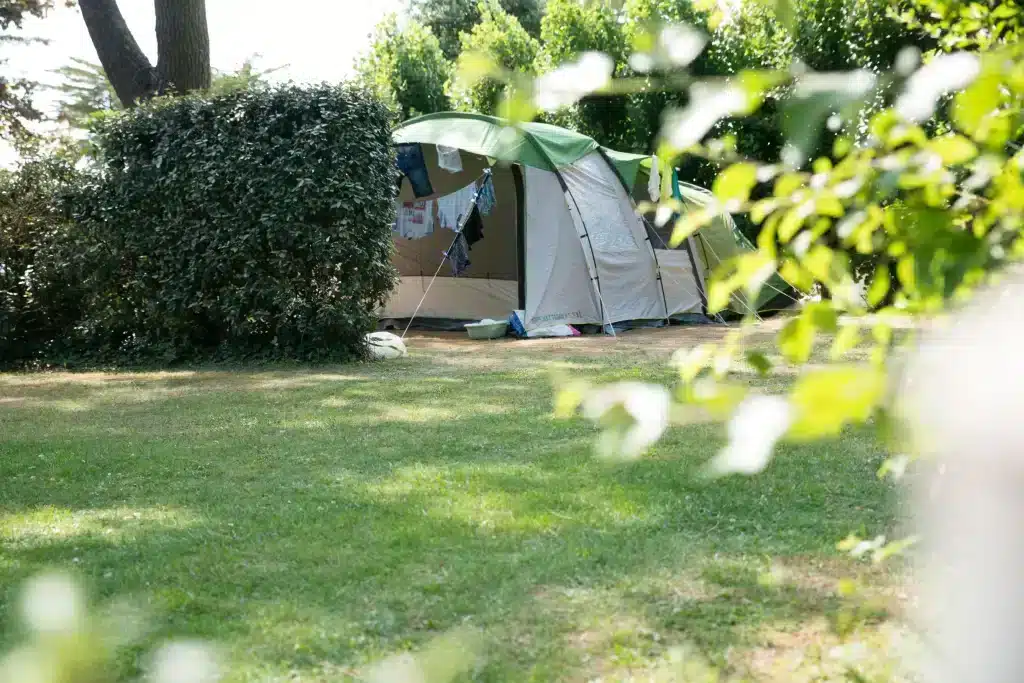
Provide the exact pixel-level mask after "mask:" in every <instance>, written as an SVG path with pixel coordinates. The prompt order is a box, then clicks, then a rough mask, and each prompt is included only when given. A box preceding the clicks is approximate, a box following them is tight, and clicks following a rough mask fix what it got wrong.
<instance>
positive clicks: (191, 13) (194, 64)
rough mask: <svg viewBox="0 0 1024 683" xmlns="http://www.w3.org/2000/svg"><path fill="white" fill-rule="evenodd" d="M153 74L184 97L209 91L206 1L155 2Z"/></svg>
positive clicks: (208, 34)
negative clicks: (183, 94) (155, 64)
mask: <svg viewBox="0 0 1024 683" xmlns="http://www.w3.org/2000/svg"><path fill="white" fill-rule="evenodd" d="M156 42H157V71H158V72H159V73H160V75H161V76H162V77H163V79H164V80H165V81H166V82H168V83H169V84H170V85H171V87H172V88H173V89H174V90H175V91H177V92H179V93H186V92H190V91H192V90H206V89H207V88H209V87H210V32H209V29H208V27H207V23H206V0H156Z"/></svg>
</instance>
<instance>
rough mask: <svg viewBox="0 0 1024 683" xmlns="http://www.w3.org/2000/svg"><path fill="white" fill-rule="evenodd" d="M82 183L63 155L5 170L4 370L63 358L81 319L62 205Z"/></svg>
mask: <svg viewBox="0 0 1024 683" xmlns="http://www.w3.org/2000/svg"><path fill="white" fill-rule="evenodd" d="M77 178H78V173H77V172H76V171H75V169H74V166H73V165H72V164H71V163H70V162H69V161H68V160H67V159H65V158H62V157H59V156H53V157H42V158H33V159H30V160H29V161H27V162H25V163H23V164H21V165H20V166H19V167H18V168H16V169H13V170H0V366H11V365H24V364H31V363H35V362H38V361H40V360H42V359H45V358H54V357H56V356H59V355H61V353H63V352H64V351H66V349H67V345H68V341H69V339H70V338H71V335H72V330H73V327H74V325H75V324H76V323H77V321H78V320H79V318H80V316H81V298H80V293H79V290H78V288H77V284H76V283H77V281H78V280H77V278H76V277H75V275H74V273H73V272H72V270H71V263H70V262H69V258H70V256H71V254H72V252H71V250H70V249H69V247H70V245H71V244H72V243H73V234H72V226H71V224H70V221H68V220H67V216H66V215H65V211H64V209H63V208H62V206H61V203H60V199H61V196H62V195H63V194H64V193H65V192H66V191H67V189H68V188H70V187H72V186H73V185H74V184H75V182H76V180H77Z"/></svg>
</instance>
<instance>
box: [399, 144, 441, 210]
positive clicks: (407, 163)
mask: <svg viewBox="0 0 1024 683" xmlns="http://www.w3.org/2000/svg"><path fill="white" fill-rule="evenodd" d="M398 169H399V170H400V171H401V172H402V173H404V174H405V177H406V178H408V179H409V184H410V185H412V193H413V194H414V195H416V197H417V198H419V197H426V196H428V195H432V194H434V188H433V186H431V184H430V175H429V174H428V173H427V163H426V161H424V159H423V147H422V146H421V145H420V144H419V143H418V142H415V143H409V144H401V145H399V146H398Z"/></svg>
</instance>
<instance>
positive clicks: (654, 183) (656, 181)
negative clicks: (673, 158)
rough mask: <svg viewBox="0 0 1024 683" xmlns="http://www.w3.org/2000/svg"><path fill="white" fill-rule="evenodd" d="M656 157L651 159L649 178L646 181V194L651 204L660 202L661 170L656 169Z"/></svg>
mask: <svg viewBox="0 0 1024 683" xmlns="http://www.w3.org/2000/svg"><path fill="white" fill-rule="evenodd" d="M658 166H659V164H658V157H656V156H652V157H651V177H650V178H649V179H648V180H647V194H649V195H651V201H652V202H660V201H661V169H659V168H658Z"/></svg>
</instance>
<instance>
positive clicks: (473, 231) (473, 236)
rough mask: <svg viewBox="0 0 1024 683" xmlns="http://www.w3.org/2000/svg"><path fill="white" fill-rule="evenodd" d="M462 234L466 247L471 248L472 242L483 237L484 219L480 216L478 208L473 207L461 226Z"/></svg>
mask: <svg viewBox="0 0 1024 683" xmlns="http://www.w3.org/2000/svg"><path fill="white" fill-rule="evenodd" d="M462 235H463V236H464V237H465V238H466V249H470V248H472V246H473V245H474V244H476V243H477V242H479V241H480V240H482V239H483V238H484V220H483V218H482V217H481V216H480V208H479V207H477V206H474V207H473V213H471V214H470V215H469V220H467V221H466V225H465V226H463V228H462Z"/></svg>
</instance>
